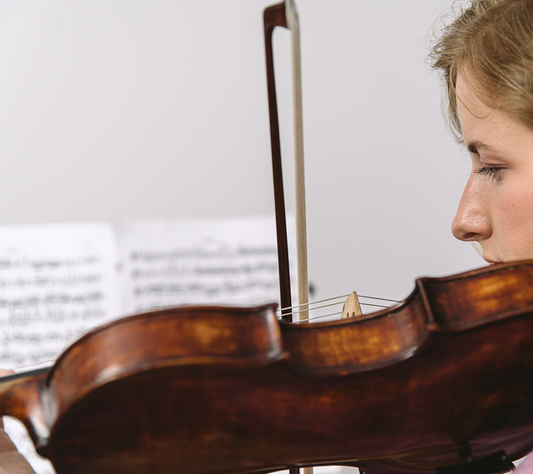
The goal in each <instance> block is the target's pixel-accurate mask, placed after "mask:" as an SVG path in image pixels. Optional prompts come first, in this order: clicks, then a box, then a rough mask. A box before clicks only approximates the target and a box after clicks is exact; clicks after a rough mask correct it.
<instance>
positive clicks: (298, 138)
mask: <svg viewBox="0 0 533 474" xmlns="http://www.w3.org/2000/svg"><path fill="white" fill-rule="evenodd" d="M263 18H264V29H265V49H266V68H267V86H268V105H269V117H270V140H271V148H272V169H273V176H274V200H275V212H276V230H277V245H278V261H279V279H280V298H281V307H282V308H289V307H291V306H292V300H291V288H290V270H289V252H288V242H287V222H286V213H285V198H284V192H283V173H282V164H281V145H280V135H279V122H278V108H277V100H276V84H275V78H274V58H273V51H272V49H273V48H272V33H273V31H274V28H275V27H276V26H282V27H285V28H288V29H289V30H290V31H291V49H292V78H293V113H294V171H295V177H296V181H295V193H296V201H295V202H296V248H297V269H298V305H299V307H300V308H301V309H302V310H303V311H301V312H300V313H299V314H300V318H299V319H300V320H308V315H307V305H308V303H309V296H308V288H309V282H308V271H307V235H306V227H307V225H306V211H305V179H304V177H305V173H304V159H303V119H302V87H301V66H300V30H299V21H298V11H297V10H296V5H295V4H294V1H293V0H286V1H284V2H282V3H279V4H276V5H272V6H270V7H267V8H266V9H265V10H264V14H263ZM282 318H283V319H284V320H286V321H289V322H290V321H292V317H291V316H290V314H287V313H286V312H282Z"/></svg>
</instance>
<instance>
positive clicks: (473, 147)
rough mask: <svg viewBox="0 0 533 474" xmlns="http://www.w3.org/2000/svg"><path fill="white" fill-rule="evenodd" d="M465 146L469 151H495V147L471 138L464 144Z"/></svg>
mask: <svg viewBox="0 0 533 474" xmlns="http://www.w3.org/2000/svg"><path fill="white" fill-rule="evenodd" d="M466 148H467V149H468V151H469V152H470V153H478V152H479V150H489V151H495V150H496V148H494V147H493V146H490V145H487V144H486V143H483V142H480V141H479V140H472V141H470V142H468V144H467V145H466Z"/></svg>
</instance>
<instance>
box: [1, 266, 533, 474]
mask: <svg viewBox="0 0 533 474" xmlns="http://www.w3.org/2000/svg"><path fill="white" fill-rule="evenodd" d="M274 308H275V307H274V305H265V306H261V307H258V308H226V307H199V306H198V307H183V308H174V309H169V310H163V311H157V312H152V313H147V314H143V315H137V316H132V317H129V318H125V319H122V320H119V321H116V322H113V323H111V324H108V325H106V326H104V327H102V328H100V329H97V330H95V331H92V332H91V333H89V334H87V335H86V336H84V337H83V338H81V339H80V340H79V341H78V342H76V343H75V344H73V345H72V346H71V347H70V348H69V349H67V350H66V351H65V353H64V354H63V355H62V356H61V357H60V358H59V359H58V361H57V362H56V364H55V365H54V366H53V367H52V368H51V369H50V370H49V371H48V373H47V375H46V377H45V376H43V375H35V376H34V377H32V376H28V377H26V378H25V379H23V380H22V381H12V380H9V381H8V382H5V383H3V384H2V386H1V388H2V393H1V397H0V407H1V409H2V414H5V415H11V416H15V417H17V418H19V419H20V420H21V421H23V423H24V424H25V425H26V427H27V428H28V431H29V432H30V434H31V435H32V438H33V440H34V442H35V444H36V446H37V449H38V450H39V452H40V453H41V454H43V455H44V456H46V457H48V458H49V459H50V460H51V461H52V463H53V465H54V468H55V469H56V471H57V472H58V474H82V473H83V474H85V473H87V474H88V473H99V474H100V473H101V474H108V473H109V474H111V473H113V474H120V473H130V474H133V473H135V474H136V473H148V472H150V473H154V474H163V473H165V474H167V473H169V472H179V473H191V474H193V473H194V474H216V473H218V474H227V473H245V472H256V473H261V472H262V473H266V472H269V471H274V470H280V469H287V468H296V467H306V466H313V465H314V466H316V465H325V464H337V465H338V464H342V465H350V466H358V467H361V468H362V469H364V470H365V471H368V473H369V474H372V473H376V474H379V473H382V472H383V473H384V472H395V471H397V472H398V474H400V472H403V473H405V472H414V471H416V472H419V473H436V472H444V471H443V469H444V470H446V466H456V465H465V466H466V465H468V464H469V463H470V462H476V461H478V460H482V459H485V458H489V459H490V456H491V455H493V454H494V453H497V452H499V451H502V450H503V451H504V452H505V453H506V455H507V457H508V458H509V459H510V460H514V459H517V458H519V457H522V456H523V455H525V454H526V453H528V452H529V451H531V450H533V404H532V403H531V399H533V351H531V341H532V340H533V264H530V263H518V264H505V265H497V266H494V267H491V268H483V269H481V270H477V271H473V272H468V273H465V274H462V275H457V276H454V277H448V278H438V279H430V278H423V279H420V280H418V281H417V285H416V289H415V291H413V293H412V294H411V295H410V296H409V297H408V298H407V299H406V300H405V301H404V302H403V303H402V304H399V305H397V306H395V307H393V308H390V309H388V310H384V311H380V312H377V313H373V314H367V315H363V316H359V317H358V318H355V319H346V320H341V321H336V322H327V323H320V324H306V325H289V324H286V323H283V322H278V320H277V319H276V317H275V313H274Z"/></svg>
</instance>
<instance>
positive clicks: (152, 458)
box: [0, 4, 533, 474]
mask: <svg viewBox="0 0 533 474" xmlns="http://www.w3.org/2000/svg"><path fill="white" fill-rule="evenodd" d="M265 20H266V21H265V35H266V37H267V38H270V37H271V33H272V29H273V28H274V27H275V26H279V25H281V26H284V25H286V24H287V21H286V18H285V17H284V11H283V8H282V7H281V4H280V5H276V6H273V7H271V8H270V9H267V11H265ZM268 61H269V59H268V44H267V68H268ZM271 105H272V102H271ZM274 105H275V96H274ZM271 111H272V107H271ZM272 123H273V122H272V121H271V125H272ZM275 141H276V140H275V137H274V138H272V143H273V148H274V146H275V145H276V144H275V143H274V142H275ZM277 141H278V142H279V133H278V138H277ZM276 153H277V152H276ZM273 164H274V168H276V167H277V166H278V162H277V161H276V160H274V162H273ZM275 174H276V171H275ZM280 178H281V168H280V169H279V177H278V179H279V182H280V183H281V179H280ZM278 195H279V193H277V196H276V199H277V201H279V202H280V204H279V205H276V213H277V216H278V217H279V220H280V221H283V220H284V217H283V216H284V209H283V199H282V194H281V198H280V197H279V196H278ZM279 207H281V208H282V211H283V212H281V211H279V212H278V208H279ZM284 226H285V224H284V222H281V224H279V225H278V227H279V229H281V230H280V235H281V239H280V240H279V241H278V242H281V243H280V244H279V247H283V245H282V244H283V233H284V230H283V228H284ZM285 233H286V232H285ZM285 241H286V238H285ZM282 267H287V268H288V264H287V261H286V259H285V257H283V258H281V257H280V280H283V282H282V284H283V283H284V284H285V286H286V288H285V290H284V289H283V288H282V291H281V296H282V298H281V299H282V306H287V304H285V303H284V300H285V301H288V302H289V304H288V305H290V285H289V281H290V278H289V276H288V272H287V274H285V272H284V271H282V270H281V268H282ZM283 319H284V320H283V321H278V320H277V318H276V315H275V305H264V306H260V307H256V308H231V307H201V306H193V307H181V308H173V309H167V310H161V311H155V312H150V313H146V314H140V315H136V316H130V317H128V318H125V319H121V320H117V321H115V322H112V323H110V324H107V325H106V326H103V327H101V328H99V329H95V330H93V331H91V332H90V333H88V334H86V335H85V336H83V337H82V338H81V339H79V340H78V341H77V342H76V343H74V344H73V345H72V346H70V347H69V348H68V349H67V350H66V351H65V352H64V353H63V354H62V355H61V356H60V357H59V359H58V360H57V361H56V363H55V364H54V365H53V367H51V368H50V369H48V370H40V371H35V372H32V373H26V374H22V376H21V375H14V376H10V377H6V378H3V379H2V380H1V382H0V414H2V415H9V416H14V417H15V418H18V419H19V420H20V421H22V422H23V424H24V425H25V427H26V428H27V430H28V432H29V434H30V436H31V438H32V440H33V442H34V444H35V447H36V449H37V451H38V452H39V453H40V454H41V455H43V456H44V457H46V458H48V459H50V461H51V462H52V464H53V466H54V468H55V469H56V471H57V473H58V474H89V473H90V474H93V473H98V474H107V473H109V474H111V473H113V474H121V473H124V474H126V473H128V474H140V473H148V472H149V473H151V474H152V473H154V474H160V473H161V474H162V473H165V474H167V473H170V472H178V473H185V474H187V473H190V474H238V473H241V474H242V473H267V472H272V471H277V470H281V469H291V470H294V469H298V468H302V467H303V468H305V467H308V466H323V465H345V466H353V467H359V468H361V469H363V470H364V471H366V472H368V474H380V473H385V472H387V473H398V474H402V473H405V472H418V473H441V474H452V473H464V474H478V473H479V474H489V473H496V472H504V471H507V470H509V469H510V468H512V461H513V460H516V459H518V458H520V457H522V456H524V455H526V454H527V453H528V452H530V451H531V450H533V404H532V403H531V400H532V399H533V351H531V350H530V347H531V340H533V262H529V263H527V262H522V263H510V264H501V265H495V266H493V267H491V268H483V269H480V270H475V271H471V272H467V273H463V274H460V275H456V276H452V277H447V278H421V279H419V280H417V282H416V287H415V290H414V291H413V292H412V293H411V295H410V296H409V297H408V298H407V299H406V300H405V301H404V302H402V303H400V304H398V305H396V306H394V307H392V308H390V309H386V310H383V311H379V312H376V313H372V314H368V315H362V316H359V317H357V318H355V319H344V320H340V321H335V322H325V323H318V324H301V325H295V324H291V323H289V319H290V315H288V314H284V315H283Z"/></svg>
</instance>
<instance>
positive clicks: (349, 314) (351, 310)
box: [341, 291, 363, 319]
mask: <svg viewBox="0 0 533 474" xmlns="http://www.w3.org/2000/svg"><path fill="white" fill-rule="evenodd" d="M362 314H363V312H362V311H361V305H360V304H359V297H358V296H357V293H356V292H355V291H352V293H350V295H349V296H348V298H346V301H345V302H344V306H343V307H342V314H341V319H350V318H355V317H356V316H361V315H362Z"/></svg>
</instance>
